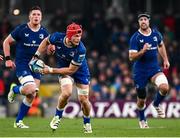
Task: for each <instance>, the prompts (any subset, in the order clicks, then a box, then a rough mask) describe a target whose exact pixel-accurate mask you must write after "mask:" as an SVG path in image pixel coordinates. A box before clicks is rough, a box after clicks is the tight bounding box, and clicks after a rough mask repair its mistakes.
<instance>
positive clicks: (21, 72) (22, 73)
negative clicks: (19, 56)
mask: <svg viewBox="0 0 180 138" xmlns="http://www.w3.org/2000/svg"><path fill="white" fill-rule="evenodd" d="M28 75H31V76H33V78H35V79H38V80H40V79H41V76H42V75H41V74H40V73H35V72H32V71H31V70H30V69H29V68H27V69H26V70H25V69H23V70H19V69H18V70H16V76H17V77H18V78H19V77H25V76H28Z"/></svg>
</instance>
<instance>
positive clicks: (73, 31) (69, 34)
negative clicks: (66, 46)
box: [66, 23, 82, 40]
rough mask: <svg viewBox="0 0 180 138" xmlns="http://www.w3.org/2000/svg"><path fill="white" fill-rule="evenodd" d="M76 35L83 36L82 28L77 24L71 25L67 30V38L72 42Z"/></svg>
mask: <svg viewBox="0 0 180 138" xmlns="http://www.w3.org/2000/svg"><path fill="white" fill-rule="evenodd" d="M75 34H81V35H82V26H81V25H79V24H76V23H71V24H69V25H68V26H67V28H66V37H67V38H68V39H69V40H71V37H72V36H73V35H75Z"/></svg>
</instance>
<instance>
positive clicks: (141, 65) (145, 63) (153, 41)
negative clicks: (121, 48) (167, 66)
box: [129, 29, 163, 71]
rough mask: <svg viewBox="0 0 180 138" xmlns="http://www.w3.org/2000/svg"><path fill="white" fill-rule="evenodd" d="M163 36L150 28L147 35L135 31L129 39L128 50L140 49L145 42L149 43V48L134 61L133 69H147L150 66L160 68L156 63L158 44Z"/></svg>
mask: <svg viewBox="0 0 180 138" xmlns="http://www.w3.org/2000/svg"><path fill="white" fill-rule="evenodd" d="M162 41H163V38H162V35H161V34H160V32H159V31H158V30H156V29H152V30H151V33H150V34H149V35H147V36H146V35H144V34H142V33H141V32H140V31H137V32H135V33H134V34H133V35H132V37H131V39H130V48H129V51H137V52H138V51H140V50H141V49H143V46H144V44H145V43H148V44H149V45H151V48H150V49H148V50H147V51H146V53H145V54H144V55H143V56H142V57H140V58H139V59H138V60H136V61H134V65H133V70H134V71H138V70H147V69H151V68H160V67H159V63H158V46H159V45H160V44H161V43H162Z"/></svg>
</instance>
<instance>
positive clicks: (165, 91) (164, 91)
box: [159, 84, 169, 95]
mask: <svg viewBox="0 0 180 138" xmlns="http://www.w3.org/2000/svg"><path fill="white" fill-rule="evenodd" d="M159 90H160V92H161V94H162V95H167V94H168V92H169V85H168V84H161V85H160V86H159Z"/></svg>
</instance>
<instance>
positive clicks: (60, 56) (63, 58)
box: [48, 32, 90, 82]
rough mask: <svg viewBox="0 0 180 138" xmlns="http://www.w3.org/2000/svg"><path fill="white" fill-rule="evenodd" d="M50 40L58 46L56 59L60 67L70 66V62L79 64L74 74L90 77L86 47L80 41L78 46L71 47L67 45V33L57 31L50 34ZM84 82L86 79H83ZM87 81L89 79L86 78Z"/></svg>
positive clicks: (80, 76) (79, 76)
mask: <svg viewBox="0 0 180 138" xmlns="http://www.w3.org/2000/svg"><path fill="white" fill-rule="evenodd" d="M48 40H49V42H50V43H51V44H53V45H55V47H56V52H55V55H56V59H57V62H58V67H69V65H70V63H72V64H74V65H77V66H79V69H78V70H77V72H75V73H74V74H73V75H72V76H73V77H75V78H79V79H82V78H83V79H88V78H89V76H90V73H89V68H88V65H87V60H86V58H85V56H86V48H85V46H84V44H83V43H82V42H81V41H80V43H79V45H78V46H75V47H72V48H69V47H67V46H65V44H64V40H65V34H64V33H60V32H56V33H53V34H52V35H50V36H49V39H48ZM83 82H84V81H83ZM85 82H87V80H85Z"/></svg>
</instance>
